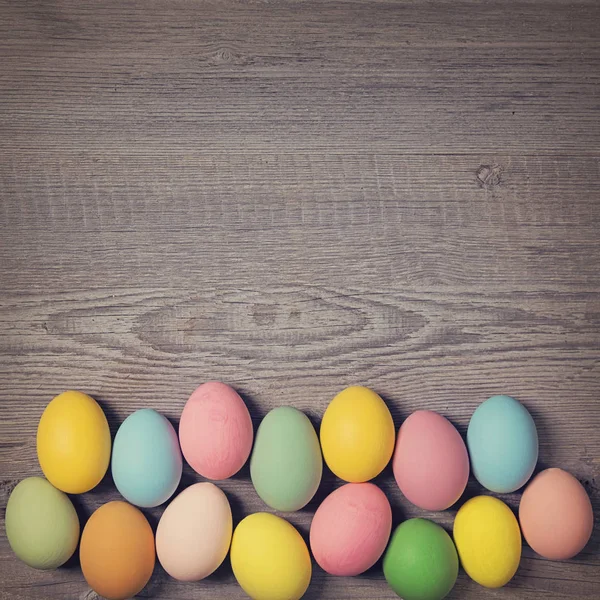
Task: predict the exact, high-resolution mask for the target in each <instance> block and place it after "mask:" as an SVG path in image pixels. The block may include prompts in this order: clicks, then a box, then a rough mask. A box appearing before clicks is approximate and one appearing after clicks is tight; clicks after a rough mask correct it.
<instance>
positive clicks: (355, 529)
mask: <svg viewBox="0 0 600 600" xmlns="http://www.w3.org/2000/svg"><path fill="white" fill-rule="evenodd" d="M391 531H392V509H391V507H390V503H389V502H388V499H387V498H386V496H385V494H384V493H383V492H382V491H381V490H380V489H379V488H378V487H377V486H376V485H374V484H372V483H347V484H346V485H344V486H342V487H341V488H338V489H337V490H335V491H334V492H332V493H331V494H329V496H327V498H325V500H324V501H323V503H322V504H321V506H319V508H318V509H317V512H315V516H314V517H313V520H312V524H311V526H310V548H311V550H312V553H313V555H314V557H315V560H316V561H317V563H319V565H320V567H321V568H322V569H323V570H324V571H327V573H330V574H331V575H343V576H353V575H358V574H360V573H363V572H364V571H366V570H367V569H369V568H370V567H372V566H373V565H374V564H375V563H376V562H377V561H378V560H379V558H380V557H381V555H382V554H383V551H384V550H385V547H386V545H387V543H388V540H389V538H390V533H391Z"/></svg>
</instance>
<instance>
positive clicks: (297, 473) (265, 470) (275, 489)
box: [250, 406, 323, 511]
mask: <svg viewBox="0 0 600 600" xmlns="http://www.w3.org/2000/svg"><path fill="white" fill-rule="evenodd" d="M322 472H323V458H322V456H321V447H320V445H319V439H318V438H317V434H316V432H315V429H314V427H313V426H312V423H311V422H310V421H309V419H308V417H307V416H306V415H305V414H304V413H303V412H301V411H299V410H297V409H295V408H292V407H291V406H280V407H279V408H275V409H273V410H272V411H270V412H269V413H268V414H267V416H266V417H265V418H264V419H263V420H262V422H261V424H260V426H259V428H258V431H257V432H256V440H255V442H254V450H253V451H252V458H251V459H250V477H251V478H252V483H253V484H254V488H255V489H256V492H257V493H258V495H259V496H260V497H261V498H262V499H263V500H264V502H266V503H267V504H268V505H269V506H270V507H271V508H274V509H276V510H281V511H294V510H299V509H301V508H302V507H303V506H305V505H306V504H308V502H309V501H310V500H311V498H312V497H313V496H314V495H315V492H316V491H317V489H318V487H319V483H321V474H322Z"/></svg>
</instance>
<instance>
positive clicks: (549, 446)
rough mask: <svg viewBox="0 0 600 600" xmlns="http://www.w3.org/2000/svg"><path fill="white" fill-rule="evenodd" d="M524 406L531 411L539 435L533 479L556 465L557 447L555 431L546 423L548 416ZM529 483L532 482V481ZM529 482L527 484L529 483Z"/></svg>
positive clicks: (533, 408)
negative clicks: (555, 449)
mask: <svg viewBox="0 0 600 600" xmlns="http://www.w3.org/2000/svg"><path fill="white" fill-rule="evenodd" d="M522 404H523V406H525V408H526V409H527V410H528V411H529V414H530V415H531V417H532V418H533V422H534V423H535V429H536V432H537V435H538V448H539V453H538V460H537V464H536V466H535V470H534V471H533V475H532V476H531V477H532V478H533V477H535V476H536V475H537V474H538V473H539V472H540V471H543V470H544V469H547V468H548V466H546V465H556V462H557V461H556V460H555V457H554V456H553V450H554V448H555V447H556V440H555V438H554V429H553V427H551V425H550V424H549V423H548V422H547V421H546V415H545V414H544V412H543V411H541V410H538V409H537V408H535V407H532V406H530V405H529V406H527V405H525V404H524V403H522ZM540 442H543V443H540ZM529 481H531V479H530V480H529ZM529 481H528V482H527V483H529ZM527 483H526V484H525V486H526V485H527ZM525 486H523V487H525Z"/></svg>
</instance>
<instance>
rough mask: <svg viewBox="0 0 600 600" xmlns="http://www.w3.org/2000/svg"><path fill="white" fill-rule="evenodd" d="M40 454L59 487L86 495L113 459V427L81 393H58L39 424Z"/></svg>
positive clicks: (47, 470)
mask: <svg viewBox="0 0 600 600" xmlns="http://www.w3.org/2000/svg"><path fill="white" fill-rule="evenodd" d="M37 455H38V460H39V461H40V466H41V467H42V471H43V472H44V475H45V476H46V479H47V480H48V481H49V482H50V483H51V484H52V485H53V486H54V487H56V488H58V489H59V490H62V491H63V492H67V493H68V494H83V493H84V492H87V491H89V490H91V489H92V488H94V487H96V486H97V485H98V484H99V483H100V481H101V480H102V478H103V477H104V475H105V474H106V470H107V469H108V463H109V461H110V430H109V428H108V422H107V421H106V417H105V416H104V413H103V412H102V409H101V408H100V406H99V404H98V403H97V402H96V401H95V400H94V399H93V398H90V397H89V396H87V395H86V394H83V393H82V392H75V391H68V392H63V393H62V394H59V395H58V396H56V398H54V399H53V400H52V401H51V402H50V404H48V406H46V409H45V410H44V412H43V414H42V418H41V419H40V422H39V425H38V430H37Z"/></svg>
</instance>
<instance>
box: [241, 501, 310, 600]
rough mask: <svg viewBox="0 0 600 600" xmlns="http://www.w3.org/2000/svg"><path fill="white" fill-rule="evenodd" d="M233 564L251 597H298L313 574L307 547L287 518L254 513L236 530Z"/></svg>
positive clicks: (275, 599) (283, 599)
mask: <svg viewBox="0 0 600 600" xmlns="http://www.w3.org/2000/svg"><path fill="white" fill-rule="evenodd" d="M231 567H232V569H233V574H234V575H235V578H236V579H237V582H238V583H239V584H240V586H241V587H242V589H243V590H244V592H246V594H248V596H250V598H252V600H299V599H300V598H302V596H303V595H304V593H305V592H306V589H307V588H308V585H309V583H310V578H311V574H312V566H311V562H310V555H309V553H308V548H307V547H306V544H305V543H304V540H303V539H302V536H301V535H300V534H299V533H298V531H297V530H296V529H295V528H294V526H293V525H291V524H290V523H288V522H287V521H286V520H285V519H282V518H281V517H277V516H275V515H272V514H269V513H255V514H253V515H249V516H248V517H246V518H245V519H243V520H242V521H241V522H240V523H239V525H238V526H237V527H236V528H235V531H234V532H233V539H232V541H231Z"/></svg>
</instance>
